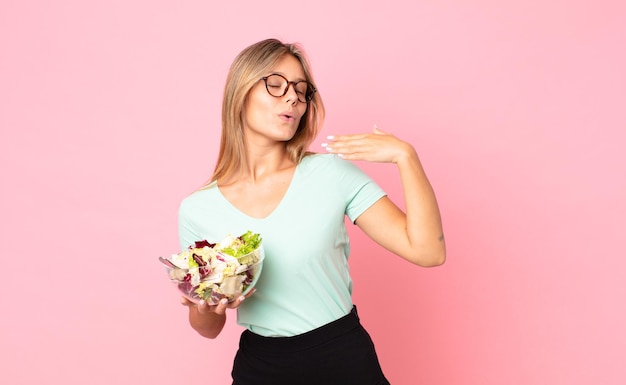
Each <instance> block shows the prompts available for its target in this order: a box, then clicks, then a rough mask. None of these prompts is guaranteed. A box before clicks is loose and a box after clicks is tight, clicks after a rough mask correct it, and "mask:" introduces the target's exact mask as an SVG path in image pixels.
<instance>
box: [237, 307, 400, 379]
mask: <svg viewBox="0 0 626 385" xmlns="http://www.w3.org/2000/svg"><path fill="white" fill-rule="evenodd" d="M232 376H233V385H309V384H310V385H335V384H336V385H352V384H354V385H389V381H387V379H386V378H385V376H384V375H383V372H382V370H381V368H380V364H379V362H378V357H377V356H376V350H375V349H374V343H373V342H372V339H371V338H370V336H369V334H368V333H367V331H366V330H365V329H364V328H363V326H362V325H361V323H360V321H359V316H358V314H357V312H356V307H354V308H353V309H352V311H351V312H350V313H349V314H348V315H346V316H344V317H342V318H340V319H338V320H336V321H333V322H331V323H329V324H326V325H324V326H322V327H319V328H317V329H314V330H312V331H310V332H307V333H304V334H300V335H297V336H293V337H263V336H260V335H257V334H254V333H252V332H250V331H249V330H246V331H244V332H243V333H242V334H241V338H240V341H239V350H238V351H237V355H236V356H235V363H234V365H233V371H232Z"/></svg>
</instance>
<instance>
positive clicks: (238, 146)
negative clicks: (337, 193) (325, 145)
mask: <svg viewBox="0 0 626 385" xmlns="http://www.w3.org/2000/svg"><path fill="white" fill-rule="evenodd" d="M285 55H292V56H293V57H295V58H296V59H297V60H298V61H299V62H300V64H301V65H302V69H303V70H304V75H305V77H306V80H307V81H309V82H310V83H311V84H315V82H314V81H313V76H312V74H311V68H310V65H309V62H308V59H307V57H306V55H305V53H304V51H303V50H302V48H301V47H300V45H298V44H287V43H282V42H281V41H279V40H277V39H266V40H262V41H260V42H258V43H255V44H253V45H251V46H249V47H247V48H246V49H244V50H243V51H241V53H239V55H237V57H236V58H235V60H234V61H233V63H232V65H231V67H230V71H229V72H228V77H227V79H226V86H225V88H224V99H223V102H222V137H221V143H220V152H219V155H218V158H217V164H216V166H215V170H214V172H213V176H212V177H211V179H210V181H209V184H210V183H212V182H215V181H217V180H218V179H220V178H223V177H225V176H227V175H231V174H232V173H236V172H240V171H241V170H242V169H243V167H244V166H245V164H246V152H245V148H244V140H243V114H244V105H245V101H246V98H247V96H248V93H249V92H250V89H252V87H253V86H254V85H255V84H256V83H257V82H258V81H259V80H260V79H261V77H262V76H265V75H267V74H268V73H269V72H270V71H271V70H272V69H273V68H274V67H276V65H277V64H278V62H279V61H280V59H281V58H283V57H284V56H285ZM323 120H324V104H323V103H322V99H321V97H320V95H319V93H318V92H316V93H315V94H314V95H313V99H311V101H310V102H309V103H308V106H307V110H306V112H305V113H304V115H303V116H302V118H301V119H300V124H299V126H298V130H297V131H296V133H295V135H294V136H293V138H291V139H290V140H289V141H288V142H287V143H286V149H287V154H288V155H289V157H290V159H291V160H292V161H293V162H295V163H299V162H300V161H301V160H302V158H303V157H304V156H305V155H306V154H307V149H308V147H309V145H310V144H311V143H312V142H313V140H314V139H315V137H316V136H317V133H318V132H319V130H320V128H321V125H322V123H323Z"/></svg>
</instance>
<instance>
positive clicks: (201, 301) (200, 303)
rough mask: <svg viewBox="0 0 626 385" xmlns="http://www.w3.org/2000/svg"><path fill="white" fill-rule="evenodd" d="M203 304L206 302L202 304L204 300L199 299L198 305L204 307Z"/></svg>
mask: <svg viewBox="0 0 626 385" xmlns="http://www.w3.org/2000/svg"><path fill="white" fill-rule="evenodd" d="M205 303H206V302H204V300H203V299H201V300H200V302H199V303H198V305H200V306H204V304H205Z"/></svg>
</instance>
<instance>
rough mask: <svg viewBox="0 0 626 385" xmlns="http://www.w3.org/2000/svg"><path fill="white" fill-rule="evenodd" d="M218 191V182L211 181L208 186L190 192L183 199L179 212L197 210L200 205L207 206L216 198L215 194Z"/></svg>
mask: <svg viewBox="0 0 626 385" xmlns="http://www.w3.org/2000/svg"><path fill="white" fill-rule="evenodd" d="M217 192H218V191H217V184H216V183H210V184H208V185H207V186H205V187H202V188H201V189H199V190H196V191H194V192H193V193H191V194H189V195H188V196H186V197H185V198H183V199H182V200H181V202H180V207H179V212H180V213H186V212H190V211H195V210H197V209H198V208H199V207H206V205H207V203H210V202H211V201H212V200H214V199H215V194H216V193H217Z"/></svg>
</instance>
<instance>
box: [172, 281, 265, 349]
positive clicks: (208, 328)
mask: <svg viewBox="0 0 626 385" xmlns="http://www.w3.org/2000/svg"><path fill="white" fill-rule="evenodd" d="M254 291H255V290H254V289H252V290H251V291H250V293H248V294H247V295H246V296H245V297H243V296H241V297H239V298H238V299H237V300H236V301H233V302H231V303H228V302H227V301H226V300H225V299H223V300H222V301H220V303H219V304H217V305H215V306H209V305H207V304H206V302H204V301H200V303H199V304H195V303H193V302H191V301H190V300H189V299H187V298H185V297H182V298H181V300H180V302H181V303H182V304H183V305H184V306H187V307H188V308H189V324H190V325H191V327H192V328H193V330H195V331H197V332H198V334H200V335H201V336H203V337H206V338H210V339H213V338H215V337H217V336H218V335H219V334H220V332H221V331H222V329H223V328H224V324H225V323H226V309H236V308H238V307H239V305H241V303H242V302H243V301H244V300H245V299H246V298H248V297H249V296H251V295H252V294H254Z"/></svg>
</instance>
